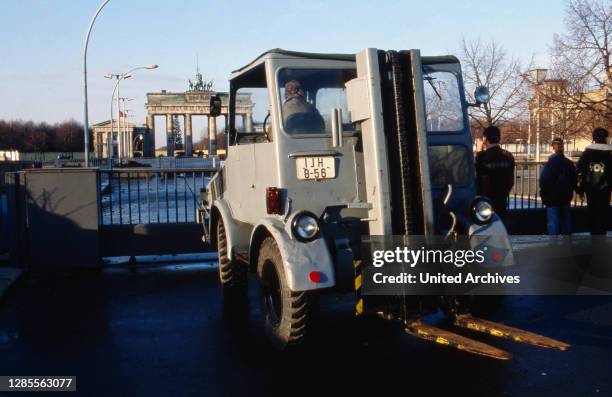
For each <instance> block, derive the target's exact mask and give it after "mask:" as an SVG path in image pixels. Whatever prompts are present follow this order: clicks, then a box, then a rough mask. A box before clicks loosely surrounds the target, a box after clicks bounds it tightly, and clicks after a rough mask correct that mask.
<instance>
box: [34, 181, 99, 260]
mask: <svg viewBox="0 0 612 397" xmlns="http://www.w3.org/2000/svg"><path fill="white" fill-rule="evenodd" d="M98 177H99V176H98V172H97V170H95V169H44V170H37V171H29V172H26V173H25V190H24V191H25V200H26V211H27V217H28V228H27V239H28V255H29V258H28V259H29V265H30V266H31V267H32V268H45V267H48V268H56V267H93V266H97V265H98V264H99V258H100V251H99V244H98V241H99V239H98V225H99V216H100V214H99V197H100V194H99V191H98V186H99V182H98Z"/></svg>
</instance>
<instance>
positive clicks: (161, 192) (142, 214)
mask: <svg viewBox="0 0 612 397" xmlns="http://www.w3.org/2000/svg"><path fill="white" fill-rule="evenodd" d="M217 170H218V169H217V168H216V167H214V168H213V167H210V168H201V169H166V168H130V169H113V170H100V201H101V216H100V222H101V225H126V224H127V225H133V224H152V223H195V222H196V221H197V216H196V212H197V209H198V200H199V192H200V189H201V188H202V187H205V186H206V184H207V182H208V180H209V179H210V177H211V176H212V175H213V173H215V172H216V171H217Z"/></svg>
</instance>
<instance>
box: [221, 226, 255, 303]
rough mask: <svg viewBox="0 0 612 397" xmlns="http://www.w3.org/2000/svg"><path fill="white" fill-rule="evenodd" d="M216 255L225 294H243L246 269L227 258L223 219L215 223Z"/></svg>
mask: <svg viewBox="0 0 612 397" xmlns="http://www.w3.org/2000/svg"><path fill="white" fill-rule="evenodd" d="M217 253H218V257H219V280H220V281H221V286H222V287H223V290H224V291H225V292H234V291H235V292H239V291H240V292H243V291H244V290H246V287H247V277H248V273H247V267H246V265H244V264H242V263H239V262H238V261H236V260H231V259H230V257H229V256H228V250H227V237H226V235H225V226H224V225H223V219H219V222H217Z"/></svg>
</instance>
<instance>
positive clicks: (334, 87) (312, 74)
mask: <svg viewBox="0 0 612 397" xmlns="http://www.w3.org/2000/svg"><path fill="white" fill-rule="evenodd" d="M355 76H356V73H355V70H353V69H289V68H285V69H282V70H281V71H280V72H279V76H278V79H279V82H278V83H279V87H280V93H279V94H280V98H281V103H282V116H283V129H284V130H285V131H286V132H287V133H289V134H330V133H331V130H332V127H331V111H332V109H333V108H339V109H341V110H342V124H343V128H344V131H348V132H352V131H354V126H353V125H352V124H351V122H350V118H349V112H348V105H347V99H346V88H345V86H344V84H345V83H346V82H347V81H349V80H351V79H353V78H355Z"/></svg>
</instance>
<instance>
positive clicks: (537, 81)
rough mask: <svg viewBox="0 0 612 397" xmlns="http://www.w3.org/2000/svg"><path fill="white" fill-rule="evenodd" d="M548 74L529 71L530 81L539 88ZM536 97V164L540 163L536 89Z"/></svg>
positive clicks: (541, 70) (538, 95) (538, 115)
mask: <svg viewBox="0 0 612 397" xmlns="http://www.w3.org/2000/svg"><path fill="white" fill-rule="evenodd" d="M547 73H548V69H542V68H539V69H533V70H531V71H530V74H531V77H532V80H533V81H534V85H535V86H541V85H542V84H543V83H544V80H545V79H546V74H547ZM535 95H536V104H537V108H536V109H537V110H536V111H537V114H536V162H540V131H541V129H540V119H541V115H540V110H541V109H540V94H539V93H538V92H537V88H536V90H535Z"/></svg>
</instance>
